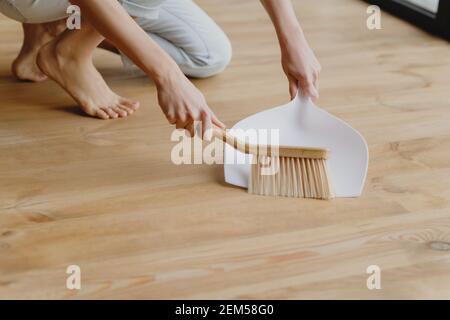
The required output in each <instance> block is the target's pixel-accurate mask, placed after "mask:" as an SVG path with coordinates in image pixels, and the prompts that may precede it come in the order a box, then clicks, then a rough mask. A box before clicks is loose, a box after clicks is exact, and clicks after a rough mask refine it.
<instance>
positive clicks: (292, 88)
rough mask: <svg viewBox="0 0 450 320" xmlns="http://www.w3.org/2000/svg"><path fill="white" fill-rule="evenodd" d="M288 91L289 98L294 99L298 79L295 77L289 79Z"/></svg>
mask: <svg viewBox="0 0 450 320" xmlns="http://www.w3.org/2000/svg"><path fill="white" fill-rule="evenodd" d="M289 93H290V95H291V100H294V98H295V97H296V96H297V93H298V81H297V80H296V79H289Z"/></svg>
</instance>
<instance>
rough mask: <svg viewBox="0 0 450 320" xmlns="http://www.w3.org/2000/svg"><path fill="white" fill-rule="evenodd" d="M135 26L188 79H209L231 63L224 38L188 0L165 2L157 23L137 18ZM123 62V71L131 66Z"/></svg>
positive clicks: (215, 25)
mask: <svg viewBox="0 0 450 320" xmlns="http://www.w3.org/2000/svg"><path fill="white" fill-rule="evenodd" d="M137 22H138V24H139V25H140V26H141V27H142V28H143V29H144V30H145V31H146V32H147V33H148V34H149V36H150V37H152V39H153V40H154V41H155V42H157V43H158V44H159V46H161V47H162V48H163V49H164V50H165V51H166V52H167V53H168V54H169V55H170V56H171V57H172V59H174V60H175V62H176V63H177V64H178V65H179V66H180V68H181V70H182V71H183V72H184V73H185V74H186V75H188V76H191V77H197V78H205V77H210V76H213V75H215V74H218V73H220V72H221V71H223V70H224V69H225V67H226V66H227V65H228V64H229V62H230V60H231V56H232V49H231V44H230V41H229V40H228V37H227V36H226V35H225V33H224V32H223V31H222V29H221V28H220V27H219V26H218V25H217V24H216V23H215V22H214V21H213V20H212V19H211V18H210V17H209V16H208V15H207V14H206V13H205V12H204V11H203V10H202V9H200V8H199V7H198V6H197V5H196V4H195V3H194V2H193V1H191V0H166V1H165V2H164V3H163V4H162V7H161V9H160V12H159V17H158V18H157V19H145V18H138V19H137ZM123 60H124V63H125V66H126V67H131V66H132V63H131V62H130V60H128V59H127V58H126V57H125V56H123ZM136 68H137V67H136Z"/></svg>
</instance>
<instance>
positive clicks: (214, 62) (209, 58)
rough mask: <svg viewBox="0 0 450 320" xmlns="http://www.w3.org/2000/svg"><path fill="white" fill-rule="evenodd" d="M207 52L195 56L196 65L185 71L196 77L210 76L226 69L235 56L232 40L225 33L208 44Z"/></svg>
mask: <svg viewBox="0 0 450 320" xmlns="http://www.w3.org/2000/svg"><path fill="white" fill-rule="evenodd" d="M206 47H207V52H206V53H205V54H202V55H199V56H197V57H194V59H193V60H195V61H196V63H195V65H194V67H192V68H188V69H190V70H187V71H186V72H185V73H186V74H187V75H189V76H192V77H196V78H208V77H212V76H214V75H217V74H219V73H221V72H222V71H224V70H225V68H226V67H227V66H228V65H229V64H230V62H231V58H232V56H233V49H232V46H231V43H230V40H229V39H228V37H227V36H225V35H223V37H220V39H217V38H216V39H214V40H213V41H211V42H210V43H207V44H206Z"/></svg>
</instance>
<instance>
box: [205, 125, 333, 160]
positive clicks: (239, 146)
mask: <svg viewBox="0 0 450 320" xmlns="http://www.w3.org/2000/svg"><path fill="white" fill-rule="evenodd" d="M213 136H214V137H215V138H217V139H220V140H222V141H223V142H225V143H226V144H228V145H230V146H232V147H233V148H234V149H236V150H238V151H240V152H242V153H245V154H253V155H259V154H264V155H267V156H272V155H276V156H279V157H291V158H310V159H328V157H329V151H328V150H327V149H321V148H310V147H291V146H271V145H253V144H249V143H244V142H243V141H241V140H239V139H238V138H236V137H234V136H232V135H230V134H229V133H227V131H226V130H224V129H222V128H219V127H217V126H214V128H213Z"/></svg>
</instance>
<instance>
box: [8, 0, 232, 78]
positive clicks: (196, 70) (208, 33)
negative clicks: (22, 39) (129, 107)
mask: <svg viewBox="0 0 450 320" xmlns="http://www.w3.org/2000/svg"><path fill="white" fill-rule="evenodd" d="M119 2H120V3H121V4H122V6H123V7H124V8H125V9H126V10H127V12H128V13H129V14H130V15H132V16H134V17H136V18H137V20H136V21H137V23H138V24H139V25H140V26H141V27H142V28H143V29H144V30H145V31H146V32H147V34H148V35H149V36H150V37H151V38H152V39H153V40H154V41H155V42H156V43H158V45H159V46H161V48H163V49H164V50H165V51H166V52H167V53H168V54H169V55H170V56H171V57H172V59H174V60H175V62H176V63H177V64H178V65H179V66H180V68H181V70H182V71H183V72H184V73H185V74H186V75H188V76H192V77H198V78H204V77H209V76H212V75H215V74H217V73H220V72H221V71H223V69H225V67H226V66H227V65H228V63H229V62H230V60H231V55H232V49H231V44H230V41H229V40H228V38H227V36H226V35H225V33H224V32H223V31H222V29H221V28H220V27H219V26H218V25H217V24H216V23H215V22H214V21H213V20H212V19H211V18H210V17H209V16H208V15H207V14H206V13H205V12H204V11H203V10H202V9H200V8H199V7H198V6H197V5H196V4H195V3H194V2H193V1H192V0H119ZM69 5H70V3H69V1H68V0H0V12H2V13H3V14H5V15H6V16H8V17H10V18H12V19H15V20H17V21H20V22H24V23H43V22H50V21H56V20H60V19H64V18H65V17H67V13H66V12H67V8H68V6H69ZM122 60H123V62H124V65H125V67H126V69H128V70H133V72H134V71H138V72H139V69H138V68H137V67H136V66H135V65H134V64H133V63H132V62H131V61H130V60H129V59H128V58H127V57H125V56H124V55H122Z"/></svg>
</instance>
